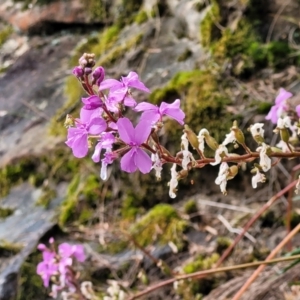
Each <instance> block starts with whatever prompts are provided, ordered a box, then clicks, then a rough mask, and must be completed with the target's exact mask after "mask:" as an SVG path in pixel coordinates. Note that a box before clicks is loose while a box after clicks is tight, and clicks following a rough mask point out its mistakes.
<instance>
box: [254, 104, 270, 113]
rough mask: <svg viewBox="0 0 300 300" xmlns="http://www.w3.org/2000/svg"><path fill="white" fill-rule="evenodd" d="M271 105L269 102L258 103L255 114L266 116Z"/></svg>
mask: <svg viewBox="0 0 300 300" xmlns="http://www.w3.org/2000/svg"><path fill="white" fill-rule="evenodd" d="M271 106H272V103H270V102H259V103H257V113H258V114H267V113H268V112H269V111H270V109H271Z"/></svg>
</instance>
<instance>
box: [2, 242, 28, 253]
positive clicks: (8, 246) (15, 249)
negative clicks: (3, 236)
mask: <svg viewBox="0 0 300 300" xmlns="http://www.w3.org/2000/svg"><path fill="white" fill-rule="evenodd" d="M22 248H23V245H21V244H17V243H11V242H9V241H6V240H0V257H1V256H4V257H9V256H12V255H15V254H17V253H19V252H20V251H21V250H22Z"/></svg>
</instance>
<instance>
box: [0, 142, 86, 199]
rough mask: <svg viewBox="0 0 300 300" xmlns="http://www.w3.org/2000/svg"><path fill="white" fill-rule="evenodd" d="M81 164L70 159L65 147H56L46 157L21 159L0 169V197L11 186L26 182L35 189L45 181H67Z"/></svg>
mask: <svg viewBox="0 0 300 300" xmlns="http://www.w3.org/2000/svg"><path fill="white" fill-rule="evenodd" d="M82 164H84V163H83V162H82V161H80V160H76V159H70V150H69V149H68V148H67V147H66V146H63V148H61V147H57V148H56V149H54V150H52V151H49V152H48V153H47V154H46V155H42V156H35V155H32V156H26V157H23V158H21V159H19V160H17V161H15V162H11V164H10V165H7V166H5V167H3V168H2V169H0V196H1V197H3V196H5V195H7V194H8V192H9V191H10V189H11V188H12V187H13V186H15V185H17V184H20V183H22V182H24V181H26V180H28V181H29V182H30V183H31V184H32V185H34V186H36V187H39V186H41V185H42V184H43V182H44V180H45V179H49V180H51V181H52V182H53V183H54V184H56V183H59V182H62V181H69V180H70V179H71V178H72V177H73V174H75V173H77V172H78V169H79V167H80V165H82Z"/></svg>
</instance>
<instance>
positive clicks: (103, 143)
mask: <svg viewBox="0 0 300 300" xmlns="http://www.w3.org/2000/svg"><path fill="white" fill-rule="evenodd" d="M115 141H116V139H115V137H114V135H113V134H112V133H111V132H104V133H103V134H102V135H101V138H100V140H99V142H98V144H97V145H96V147H95V152H94V154H93V156H92V160H93V161H94V162H95V163H97V162H99V161H100V154H101V151H102V149H106V150H107V149H110V150H111V148H112V145H113V143H114V142H115Z"/></svg>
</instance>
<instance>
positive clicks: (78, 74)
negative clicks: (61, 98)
mask: <svg viewBox="0 0 300 300" xmlns="http://www.w3.org/2000/svg"><path fill="white" fill-rule="evenodd" d="M72 73H73V75H75V76H76V77H77V78H82V77H83V75H84V71H83V69H82V67H75V68H74V69H73V71H72Z"/></svg>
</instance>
